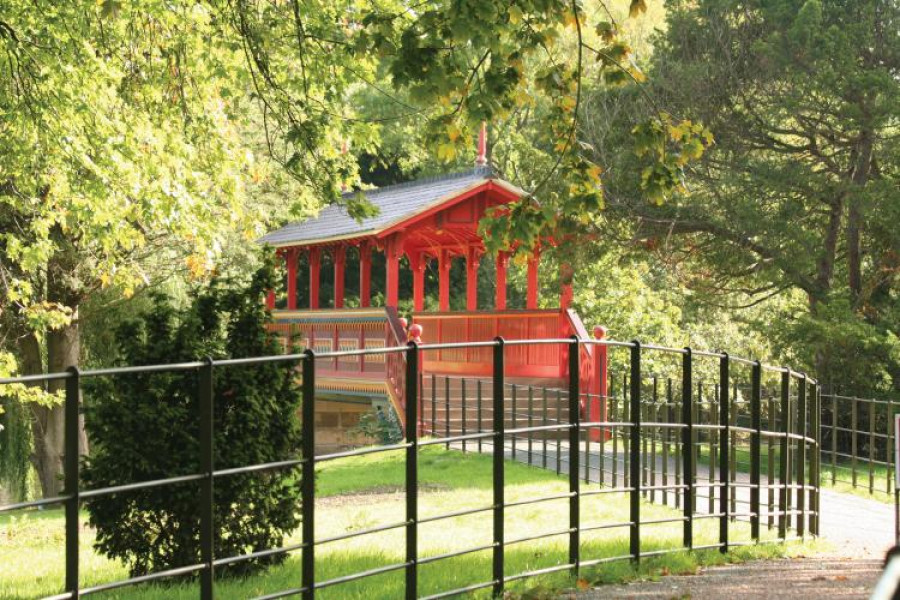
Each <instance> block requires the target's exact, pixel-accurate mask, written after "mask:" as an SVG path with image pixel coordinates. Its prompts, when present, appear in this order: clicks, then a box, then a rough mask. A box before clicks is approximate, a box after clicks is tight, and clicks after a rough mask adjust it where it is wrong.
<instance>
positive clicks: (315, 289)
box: [309, 247, 322, 310]
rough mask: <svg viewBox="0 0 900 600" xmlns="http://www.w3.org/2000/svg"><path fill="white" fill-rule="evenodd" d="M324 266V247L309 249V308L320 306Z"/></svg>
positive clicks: (313, 308)
mask: <svg viewBox="0 0 900 600" xmlns="http://www.w3.org/2000/svg"><path fill="white" fill-rule="evenodd" d="M321 267H322V249H321V248H318V247H315V248H310V249H309V308H310V309H311V310H315V309H317V308H319V271H320V270H321Z"/></svg>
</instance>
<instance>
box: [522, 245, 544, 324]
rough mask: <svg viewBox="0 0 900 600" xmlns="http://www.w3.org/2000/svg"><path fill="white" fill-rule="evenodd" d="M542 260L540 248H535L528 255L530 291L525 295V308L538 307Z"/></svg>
mask: <svg viewBox="0 0 900 600" xmlns="http://www.w3.org/2000/svg"><path fill="white" fill-rule="evenodd" d="M540 262H541V253H540V250H535V251H534V252H533V253H532V254H531V256H529V257H528V292H527V294H526V296H525V308H528V309H532V310H533V309H536V308H537V307H538V264H539V263H540Z"/></svg>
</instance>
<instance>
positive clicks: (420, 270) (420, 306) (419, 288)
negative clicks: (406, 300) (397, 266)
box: [409, 252, 428, 312]
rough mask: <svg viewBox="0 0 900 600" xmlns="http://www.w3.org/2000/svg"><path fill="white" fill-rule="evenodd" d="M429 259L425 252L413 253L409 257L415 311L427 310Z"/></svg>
mask: <svg viewBox="0 0 900 600" xmlns="http://www.w3.org/2000/svg"><path fill="white" fill-rule="evenodd" d="M427 265H428V257H427V256H425V253H424V252H413V253H412V254H411V255H410V257H409V266H410V267H412V272H413V310H414V311H416V312H422V311H423V310H425V267H426V266H427Z"/></svg>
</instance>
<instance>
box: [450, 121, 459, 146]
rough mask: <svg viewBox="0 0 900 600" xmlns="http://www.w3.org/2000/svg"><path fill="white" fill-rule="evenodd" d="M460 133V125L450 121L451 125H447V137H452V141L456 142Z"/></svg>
mask: <svg viewBox="0 0 900 600" xmlns="http://www.w3.org/2000/svg"><path fill="white" fill-rule="evenodd" d="M459 135H460V131H459V127H457V126H456V125H455V124H453V123H450V124H449V125H447V137H448V138H450V141H451V142H455V141H456V140H457V139H458V138H459Z"/></svg>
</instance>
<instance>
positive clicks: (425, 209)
mask: <svg viewBox="0 0 900 600" xmlns="http://www.w3.org/2000/svg"><path fill="white" fill-rule="evenodd" d="M488 184H494V185H499V186H500V187H502V188H505V191H507V192H509V193H511V194H512V195H515V196H523V195H525V192H524V191H522V190H521V189H519V188H518V187H516V186H514V185H512V184H511V183H508V182H506V181H503V180H502V179H499V178H497V177H496V176H495V174H494V172H493V170H492V169H491V168H490V167H486V166H484V167H476V168H475V169H471V170H469V171H464V172H461V173H454V174H451V175H443V176H440V177H432V178H427V179H419V180H416V181H410V182H408V183H401V184H397V185H391V186H386V187H382V188H376V189H372V190H364V191H363V192H362V193H363V194H365V196H366V198H367V199H368V200H369V202H371V203H372V204H373V205H375V206H376V207H377V208H378V214H377V215H375V216H373V217H369V218H367V219H363V221H362V222H361V223H360V222H358V221H356V220H355V219H354V218H353V217H351V216H350V215H349V214H348V213H347V209H346V207H345V206H343V205H340V204H333V205H330V206H326V207H325V208H323V209H322V211H321V212H320V213H319V214H318V216H316V217H313V218H311V219H308V220H306V221H301V222H299V223H291V224H288V225H285V226H284V227H282V228H280V229H277V230H275V231H273V232H271V233H268V234H266V235H265V236H263V237H262V238H260V240H259V241H260V243H263V244H270V245H271V246H274V247H276V248H278V247H285V246H297V245H302V244H321V243H325V242H331V241H338V240H350V239H354V238H363V237H371V236H376V237H377V236H379V234H382V233H387V232H388V231H390V230H393V229H395V228H397V226H399V225H402V224H403V223H404V222H406V221H410V220H412V219H414V218H415V217H417V216H419V215H423V214H425V213H429V212H431V211H433V210H434V209H435V208H437V207H440V206H443V205H450V204H453V201H454V200H457V199H460V198H465V197H468V196H469V195H470V193H472V192H475V191H477V190H479V189H480V188H482V187H484V186H487V185H488ZM357 193H358V192H347V193H345V194H344V195H343V198H344V199H346V200H349V199H351V198H353V197H354V196H355V195H356V194H357Z"/></svg>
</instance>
